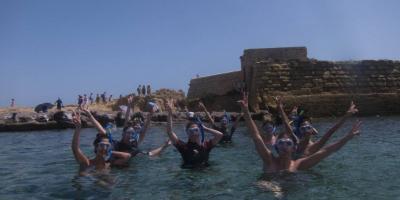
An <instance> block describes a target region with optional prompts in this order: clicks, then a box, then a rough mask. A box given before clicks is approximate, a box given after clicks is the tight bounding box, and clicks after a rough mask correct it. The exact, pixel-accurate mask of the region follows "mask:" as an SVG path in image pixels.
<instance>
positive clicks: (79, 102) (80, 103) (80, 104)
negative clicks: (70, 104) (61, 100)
mask: <svg viewBox="0 0 400 200" xmlns="http://www.w3.org/2000/svg"><path fill="white" fill-rule="evenodd" d="M82 104H83V97H82V95H78V108H82Z"/></svg>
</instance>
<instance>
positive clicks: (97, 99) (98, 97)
mask: <svg viewBox="0 0 400 200" xmlns="http://www.w3.org/2000/svg"><path fill="white" fill-rule="evenodd" d="M99 103H100V95H99V94H96V104H99Z"/></svg>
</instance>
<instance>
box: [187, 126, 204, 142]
mask: <svg viewBox="0 0 400 200" xmlns="http://www.w3.org/2000/svg"><path fill="white" fill-rule="evenodd" d="M186 134H187V136H188V140H189V141H191V142H196V143H198V142H200V135H201V132H200V127H199V125H197V124H196V123H194V122H189V123H187V124H186Z"/></svg>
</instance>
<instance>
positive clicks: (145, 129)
mask: <svg viewBox="0 0 400 200" xmlns="http://www.w3.org/2000/svg"><path fill="white" fill-rule="evenodd" d="M154 112H155V110H154V109H151V110H150V112H149V114H147V116H146V119H145V122H144V127H143V129H142V131H141V132H140V137H139V141H138V143H139V144H140V143H142V141H143V140H144V137H145V136H146V132H147V129H149V127H150V124H151V118H152V117H153V114H154Z"/></svg>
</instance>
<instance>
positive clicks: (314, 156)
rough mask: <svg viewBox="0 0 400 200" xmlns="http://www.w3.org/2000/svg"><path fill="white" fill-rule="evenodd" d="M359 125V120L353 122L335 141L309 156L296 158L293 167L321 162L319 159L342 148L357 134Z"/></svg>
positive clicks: (302, 167)
mask: <svg viewBox="0 0 400 200" xmlns="http://www.w3.org/2000/svg"><path fill="white" fill-rule="evenodd" d="M360 126H361V121H357V122H355V123H354V124H353V128H352V129H351V131H350V132H349V133H348V134H347V135H345V136H344V137H342V138H341V139H340V140H338V141H337V142H335V143H333V144H330V145H328V146H326V147H324V148H322V149H321V150H319V151H318V152H316V153H314V154H312V155H310V156H307V157H305V158H300V159H298V160H296V161H295V168H296V169H298V170H306V169H309V168H311V167H313V166H314V165H316V164H318V163H319V162H321V160H323V159H324V158H326V157H328V156H329V155H331V154H332V153H333V152H336V151H337V150H339V149H340V148H342V147H343V146H344V145H345V144H346V143H347V142H348V141H349V140H351V139H352V138H353V137H354V136H356V135H359V133H360Z"/></svg>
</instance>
